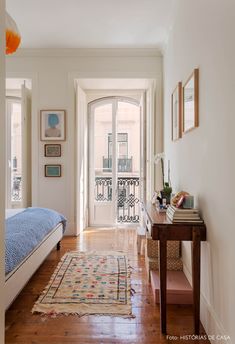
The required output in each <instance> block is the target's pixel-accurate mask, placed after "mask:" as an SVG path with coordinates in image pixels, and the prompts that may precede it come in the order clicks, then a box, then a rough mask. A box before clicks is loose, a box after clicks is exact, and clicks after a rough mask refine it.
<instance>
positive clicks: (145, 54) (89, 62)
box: [7, 49, 162, 234]
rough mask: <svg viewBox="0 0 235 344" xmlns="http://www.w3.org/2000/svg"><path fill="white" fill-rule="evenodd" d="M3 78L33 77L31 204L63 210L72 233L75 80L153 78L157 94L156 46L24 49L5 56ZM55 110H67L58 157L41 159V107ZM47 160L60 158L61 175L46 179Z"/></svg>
mask: <svg viewBox="0 0 235 344" xmlns="http://www.w3.org/2000/svg"><path fill="white" fill-rule="evenodd" d="M7 76H8V77H9V76H11V77H27V78H30V77H32V95H33V106H34V108H33V114H32V116H33V118H32V125H33V133H32V140H33V141H32V149H33V171H32V173H33V190H32V193H33V195H32V196H33V204H34V205H37V206H43V207H51V208H54V209H56V210H58V211H60V212H62V213H64V214H65V215H66V216H67V218H68V222H69V226H68V231H67V234H73V233H75V231H74V208H75V207H74V142H75V138H74V137H75V136H74V134H75V133H74V130H75V128H74V118H75V117H74V116H75V113H74V111H75V91H74V79H77V78H154V79H157V82H158V92H159V93H160V91H161V87H162V85H161V79H162V57H161V55H160V54H159V52H157V51H156V50H154V49H150V50H146V49H123V50H122V49H118V50H115V49H109V50H107V49H101V50H89V49H88V50H76V49H74V50H73V49H72V50H43V49H42V50H24V51H21V52H19V53H18V54H16V55H15V56H12V57H9V58H8V59H7ZM53 108H55V109H66V111H67V139H66V142H64V143H62V157H61V158H60V159H52V158H51V159H49V158H44V157H43V147H44V143H43V142H40V141H39V111H40V110H41V109H53ZM158 108H160V105H159V104H158ZM49 161H51V162H53V163H55V162H61V164H62V165H63V166H62V177H61V178H58V179H57V178H56V179H52V178H45V177H44V164H45V163H46V162H47V163H49Z"/></svg>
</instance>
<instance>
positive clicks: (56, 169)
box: [45, 165, 61, 177]
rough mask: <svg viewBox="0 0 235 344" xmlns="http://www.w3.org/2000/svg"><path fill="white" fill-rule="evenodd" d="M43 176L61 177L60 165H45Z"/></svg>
mask: <svg viewBox="0 0 235 344" xmlns="http://www.w3.org/2000/svg"><path fill="white" fill-rule="evenodd" d="M45 177H61V165H45Z"/></svg>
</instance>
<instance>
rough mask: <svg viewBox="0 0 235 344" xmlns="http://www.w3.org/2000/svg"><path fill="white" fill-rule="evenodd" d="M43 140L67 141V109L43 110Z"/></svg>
mask: <svg viewBox="0 0 235 344" xmlns="http://www.w3.org/2000/svg"><path fill="white" fill-rule="evenodd" d="M40 112H41V118H40V121H41V125H40V128H41V141H65V110H41V111H40Z"/></svg>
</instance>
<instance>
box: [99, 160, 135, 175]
mask: <svg viewBox="0 0 235 344" xmlns="http://www.w3.org/2000/svg"><path fill="white" fill-rule="evenodd" d="M103 172H112V158H105V157H103ZM118 172H132V157H131V158H124V159H118Z"/></svg>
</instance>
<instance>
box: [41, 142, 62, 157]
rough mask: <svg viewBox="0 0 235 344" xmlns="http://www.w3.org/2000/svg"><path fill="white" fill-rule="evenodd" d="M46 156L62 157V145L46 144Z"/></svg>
mask: <svg viewBox="0 0 235 344" xmlns="http://www.w3.org/2000/svg"><path fill="white" fill-rule="evenodd" d="M44 156H46V157H60V156H61V145H60V144H46V145H45V146H44Z"/></svg>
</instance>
